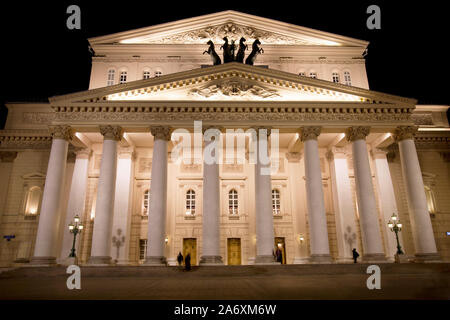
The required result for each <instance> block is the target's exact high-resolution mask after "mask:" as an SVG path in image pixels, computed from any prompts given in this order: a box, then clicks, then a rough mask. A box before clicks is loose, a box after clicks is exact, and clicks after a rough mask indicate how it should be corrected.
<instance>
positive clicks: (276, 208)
mask: <svg viewBox="0 0 450 320" xmlns="http://www.w3.org/2000/svg"><path fill="white" fill-rule="evenodd" d="M272 212H273V214H274V215H277V214H280V212H281V202H280V191H278V190H277V189H273V190H272Z"/></svg>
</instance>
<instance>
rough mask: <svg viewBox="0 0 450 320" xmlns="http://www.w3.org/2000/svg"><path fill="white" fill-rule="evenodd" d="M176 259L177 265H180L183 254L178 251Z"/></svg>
mask: <svg viewBox="0 0 450 320" xmlns="http://www.w3.org/2000/svg"><path fill="white" fill-rule="evenodd" d="M177 261H178V265H179V266H181V264H182V263H183V255H182V254H181V252H178V256H177Z"/></svg>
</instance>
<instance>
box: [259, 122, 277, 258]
mask: <svg viewBox="0 0 450 320" xmlns="http://www.w3.org/2000/svg"><path fill="white" fill-rule="evenodd" d="M256 130H257V132H256V135H257V137H258V139H257V140H258V141H257V143H255V146H256V147H255V161H256V163H255V210H256V258H255V264H273V263H275V261H274V256H273V251H274V245H275V239H274V230H273V212H272V181H271V177H270V161H268V160H269V158H268V143H267V138H268V136H269V135H270V129H268V128H256ZM267 162H268V163H267Z"/></svg>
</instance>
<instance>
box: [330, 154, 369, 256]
mask: <svg viewBox="0 0 450 320" xmlns="http://www.w3.org/2000/svg"><path fill="white" fill-rule="evenodd" d="M327 156H328V159H329V161H330V171H331V172H330V173H331V183H332V190H333V205H334V212H335V219H336V236H337V246H338V253H339V256H338V258H337V261H338V262H344V263H345V262H353V254H352V249H353V248H356V249H357V251H358V252H361V251H360V248H359V241H358V231H357V224H356V213H355V209H354V206H353V197H352V188H351V184H350V178H349V171H348V164H347V150H346V149H345V148H338V147H332V148H331V149H330V150H329V152H328V154H327Z"/></svg>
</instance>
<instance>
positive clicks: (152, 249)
mask: <svg viewBox="0 0 450 320" xmlns="http://www.w3.org/2000/svg"><path fill="white" fill-rule="evenodd" d="M150 131H151V133H152V135H153V136H154V138H155V141H154V144H153V159H152V177H151V185H150V206H149V213H148V236H147V254H146V259H145V264H146V265H156V266H158V265H165V264H166V257H165V255H164V246H165V242H164V239H165V233H166V208H167V141H169V140H170V133H171V130H170V128H169V127H163V126H155V127H151V128H150Z"/></svg>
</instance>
